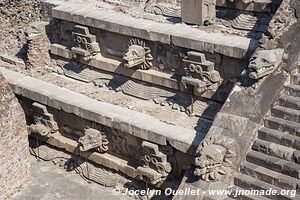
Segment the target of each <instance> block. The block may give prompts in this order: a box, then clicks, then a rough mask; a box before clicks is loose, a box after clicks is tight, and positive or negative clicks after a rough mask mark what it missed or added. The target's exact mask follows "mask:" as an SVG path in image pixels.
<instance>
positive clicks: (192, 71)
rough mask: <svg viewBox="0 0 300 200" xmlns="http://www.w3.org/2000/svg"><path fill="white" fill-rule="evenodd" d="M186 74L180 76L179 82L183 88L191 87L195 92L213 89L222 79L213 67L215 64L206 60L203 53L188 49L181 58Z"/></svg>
mask: <svg viewBox="0 0 300 200" xmlns="http://www.w3.org/2000/svg"><path fill="white" fill-rule="evenodd" d="M183 65H184V67H185V69H186V76H184V77H182V79H181V83H182V84H183V86H184V87H185V88H191V89H192V90H194V92H195V93H196V94H201V93H203V92H205V91H206V90H209V89H210V90H214V89H216V88H217V86H218V85H220V83H221V81H222V79H221V76H220V73H219V72H218V71H216V70H215V69H214V67H215V64H214V63H213V62H211V61H208V60H206V56H205V54H203V53H200V52H195V51H189V52H187V56H186V57H185V58H184V59H183Z"/></svg>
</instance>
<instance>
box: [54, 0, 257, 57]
mask: <svg viewBox="0 0 300 200" xmlns="http://www.w3.org/2000/svg"><path fill="white" fill-rule="evenodd" d="M52 16H53V17H54V18H57V19H61V20H66V21H71V22H75V23H78V24H85V25H86V26H90V27H95V28H99V29H104V30H107V31H110V32H115V33H120V34H123V35H129V36H132V37H137V38H142V39H145V40H149V41H158V42H161V43H165V44H171V43H173V44H174V45H176V46H179V47H184V48H188V49H194V50H198V51H204V52H209V53H220V54H222V55H226V56H229V57H234V58H243V57H245V56H247V55H248V56H249V53H251V52H253V51H254V49H255V48H256V47H257V46H258V41H256V40H253V39H248V38H243V37H239V36H226V35H224V34H221V33H208V32H205V31H202V30H197V29H195V28H191V27H188V26H186V25H181V24H177V25H176V26H174V25H170V24H160V23H157V22H153V21H149V20H145V19H135V18H133V17H129V16H128V15H125V14H122V13H117V12H113V11H107V12H105V11H101V13H99V12H98V11H97V10H96V9H93V8H91V7H87V8H85V9H83V8H82V6H81V5H80V4H74V3H65V4H62V5H60V6H58V7H56V8H54V9H53V10H52ZM124 18H126V20H124Z"/></svg>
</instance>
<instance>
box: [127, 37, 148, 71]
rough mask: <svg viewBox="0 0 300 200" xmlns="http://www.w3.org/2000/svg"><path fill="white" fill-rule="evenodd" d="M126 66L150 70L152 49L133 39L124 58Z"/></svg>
mask: <svg viewBox="0 0 300 200" xmlns="http://www.w3.org/2000/svg"><path fill="white" fill-rule="evenodd" d="M123 59H124V62H125V63H124V66H125V67H127V68H133V67H138V68H140V69H150V68H151V67H152V60H153V57H152V55H151V49H150V48H149V47H147V46H146V44H145V42H144V41H142V40H139V39H131V40H130V41H129V46H128V49H127V51H126V53H125V55H124V57H123Z"/></svg>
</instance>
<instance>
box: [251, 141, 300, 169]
mask: <svg viewBox="0 0 300 200" xmlns="http://www.w3.org/2000/svg"><path fill="white" fill-rule="evenodd" d="M252 149H253V150H255V151H259V152H262V153H264V154H267V155H270V156H274V157H277V158H281V159H284V160H287V161H292V162H295V163H298V164H299V162H300V151H298V150H295V149H293V148H290V147H287V146H283V145H280V144H276V143H273V142H270V141H265V140H261V139H256V140H255V141H254V143H253V145H252ZM299 167H300V165H299Z"/></svg>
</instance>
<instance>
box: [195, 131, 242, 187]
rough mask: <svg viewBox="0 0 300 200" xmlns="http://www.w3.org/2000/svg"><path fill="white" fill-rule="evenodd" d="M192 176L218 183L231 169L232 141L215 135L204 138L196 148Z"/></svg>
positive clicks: (233, 153) (233, 158)
mask: <svg viewBox="0 0 300 200" xmlns="http://www.w3.org/2000/svg"><path fill="white" fill-rule="evenodd" d="M196 156H197V157H196V159H195V163H194V165H195V171H194V175H196V176H199V177H200V178H201V179H202V180H204V181H219V180H221V179H222V178H223V177H224V176H225V175H226V174H227V173H228V172H229V171H230V169H232V168H233V164H234V161H235V157H236V152H235V147H234V140H233V139H230V138H227V137H225V136H221V135H217V136H212V137H210V138H206V139H204V140H203V141H202V143H201V145H200V146H199V147H198V150H197V153H196Z"/></svg>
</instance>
